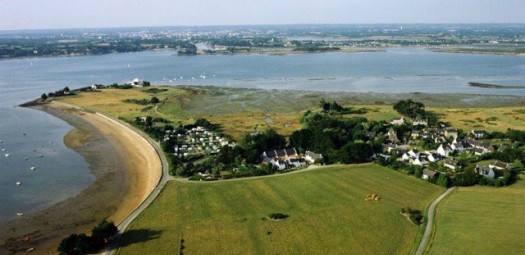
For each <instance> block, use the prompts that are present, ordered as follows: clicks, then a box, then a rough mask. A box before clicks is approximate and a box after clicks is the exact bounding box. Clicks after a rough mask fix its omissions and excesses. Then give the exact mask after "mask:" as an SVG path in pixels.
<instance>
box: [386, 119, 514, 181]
mask: <svg viewBox="0 0 525 255" xmlns="http://www.w3.org/2000/svg"><path fill="white" fill-rule="evenodd" d="M390 124H391V125H394V126H395V125H407V124H409V123H408V122H407V121H406V120H405V119H403V118H400V119H394V120H392V121H391V122H390ZM412 126H413V127H414V129H413V130H412V131H411V134H410V138H409V141H400V139H399V138H398V135H397V133H396V131H395V130H394V128H390V129H389V130H388V132H387V134H386V140H387V143H386V144H384V145H383V150H384V153H382V154H378V155H377V156H378V157H381V158H383V159H390V158H391V157H396V160H397V161H399V162H404V163H407V164H409V165H415V166H421V167H423V175H422V178H424V179H432V178H433V177H434V176H435V174H436V173H437V172H436V171H435V170H436V169H433V170H431V169H430V168H431V167H429V166H430V165H431V164H432V163H435V164H433V165H434V166H436V165H442V166H443V168H444V169H445V170H447V171H452V172H456V171H458V170H460V166H459V162H458V161H457V160H456V159H455V158H454V156H455V155H458V154H461V153H469V154H470V155H471V156H483V155H485V154H488V153H492V152H495V151H496V150H495V147H494V146H493V145H492V141H491V140H487V139H484V138H485V137H486V135H487V132H486V131H484V130H472V131H471V132H469V133H468V135H467V136H466V137H465V138H460V137H459V136H458V130H457V129H454V128H450V127H444V126H442V127H441V128H427V127H426V126H428V122H426V121H423V120H415V121H414V122H413V123H412ZM417 126H425V128H423V129H416V127H417ZM422 139H426V140H427V141H428V140H430V141H431V142H432V143H433V144H434V145H435V147H437V148H436V149H434V150H425V151H419V150H418V149H417V148H415V147H411V146H410V145H409V144H417V142H418V141H420V140H422ZM450 141H451V142H450ZM505 148H506V146H505V145H500V146H499V148H498V150H499V151H502V150H504V149H505ZM434 168H435V167H434ZM504 169H511V164H510V163H505V162H500V161H492V163H490V164H489V165H488V166H481V165H477V166H476V168H475V172H476V173H478V174H479V175H482V176H485V177H488V178H494V177H495V172H494V170H504Z"/></svg>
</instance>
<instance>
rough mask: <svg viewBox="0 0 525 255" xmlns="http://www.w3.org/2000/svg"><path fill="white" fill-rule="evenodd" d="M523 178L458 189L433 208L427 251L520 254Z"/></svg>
mask: <svg viewBox="0 0 525 255" xmlns="http://www.w3.org/2000/svg"><path fill="white" fill-rule="evenodd" d="M524 198H525V181H524V180H521V181H518V183H516V184H514V185H512V186H510V187H505V188H491V187H480V186H476V187H468V188H459V189H458V190H457V191H455V192H454V193H452V194H451V195H450V196H449V197H447V198H446V199H445V200H443V201H442V202H441V204H440V205H439V206H438V208H437V215H436V221H435V222H436V223H437V225H436V228H435V233H434V238H433V240H432V243H431V247H430V250H429V252H428V254H487V255H489V254H509V255H510V254H524V251H525V228H524V226H525V217H524V213H525V199H524Z"/></svg>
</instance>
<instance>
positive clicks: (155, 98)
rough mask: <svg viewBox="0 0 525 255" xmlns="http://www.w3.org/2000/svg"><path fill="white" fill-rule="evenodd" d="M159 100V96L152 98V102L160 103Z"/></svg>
mask: <svg viewBox="0 0 525 255" xmlns="http://www.w3.org/2000/svg"><path fill="white" fill-rule="evenodd" d="M159 102H160V100H159V98H157V97H152V98H151V100H150V103H152V104H158V103H159Z"/></svg>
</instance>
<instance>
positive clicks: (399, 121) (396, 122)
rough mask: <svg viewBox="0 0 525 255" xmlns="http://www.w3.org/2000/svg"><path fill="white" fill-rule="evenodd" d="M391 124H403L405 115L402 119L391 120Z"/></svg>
mask: <svg viewBox="0 0 525 255" xmlns="http://www.w3.org/2000/svg"><path fill="white" fill-rule="evenodd" d="M390 124H392V125H396V126H401V125H403V124H405V119H404V118H403V117H401V118H400V119H393V120H392V121H390Z"/></svg>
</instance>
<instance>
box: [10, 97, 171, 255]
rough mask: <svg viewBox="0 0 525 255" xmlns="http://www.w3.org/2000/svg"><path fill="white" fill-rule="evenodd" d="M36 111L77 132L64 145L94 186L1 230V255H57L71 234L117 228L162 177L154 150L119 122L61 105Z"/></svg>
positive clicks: (71, 133) (40, 108) (48, 105)
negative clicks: (107, 223) (109, 225)
mask: <svg viewBox="0 0 525 255" xmlns="http://www.w3.org/2000/svg"><path fill="white" fill-rule="evenodd" d="M33 108H35V109H37V110H42V111H45V112H47V113H49V114H51V115H53V116H55V117H57V118H60V119H62V120H64V121H66V122H67V123H68V124H70V125H71V126H73V127H74V129H73V130H72V131H71V132H69V133H68V134H67V135H66V136H65V137H64V143H65V144H66V145H67V146H68V147H69V148H72V149H74V150H75V151H77V152H78V153H79V154H81V155H82V156H83V157H84V158H85V159H86V161H87V162H88V164H89V167H90V171H91V174H93V175H95V176H96V181H95V182H94V183H93V184H92V185H91V186H89V187H88V188H87V189H85V190H84V191H82V192H81V193H80V194H78V195H76V196H74V197H71V198H69V199H67V200H65V201H62V202H60V203H58V204H55V205H53V206H52V207H50V208H48V209H45V210H43V211H40V212H37V213H34V214H30V215H27V216H26V215H24V216H23V217H21V218H20V219H16V220H12V221H9V222H7V223H5V224H2V225H0V254H17V253H19V254H22V253H25V251H26V250H27V249H29V248H34V249H35V251H34V253H35V254H56V248H57V246H58V244H59V243H60V241H61V240H62V239H63V238H64V237H67V236H69V235H70V234H73V233H80V232H85V233H87V234H89V231H90V230H91V228H92V227H93V226H95V225H97V224H98V222H100V221H101V220H102V219H105V218H107V219H109V220H112V221H114V222H115V223H116V224H119V223H120V222H121V221H122V220H123V219H124V218H126V217H127V216H128V215H129V214H130V213H131V212H133V211H134V210H135V209H136V208H137V207H138V206H139V205H140V204H141V203H142V201H144V200H145V198H146V197H147V196H148V195H149V194H150V193H151V191H152V190H153V189H154V188H155V186H156V185H157V183H158V182H159V180H160V177H161V174H162V170H161V169H162V166H161V162H160V159H159V157H158V155H157V154H156V152H155V150H154V149H153V147H152V146H151V145H150V144H149V143H148V142H147V141H146V140H145V139H143V138H142V137H141V136H140V135H139V134H137V133H135V132H134V131H132V130H131V129H129V128H128V127H126V126H124V125H122V124H120V123H119V122H117V121H115V120H112V119H110V118H107V117H105V116H103V115H100V114H95V113H89V112H85V111H82V110H79V109H76V108H72V107H69V106H67V105H64V104H61V103H57V102H52V103H49V104H46V105H43V106H35V107H33ZM50 195H52V194H50ZM26 237H29V240H27V239H26V240H24V238H26Z"/></svg>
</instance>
